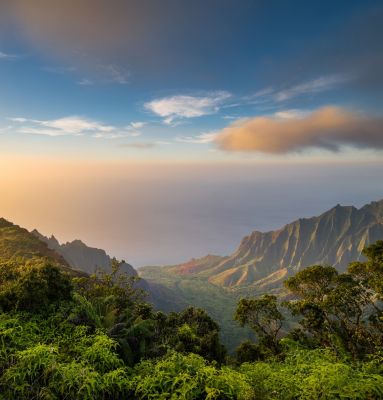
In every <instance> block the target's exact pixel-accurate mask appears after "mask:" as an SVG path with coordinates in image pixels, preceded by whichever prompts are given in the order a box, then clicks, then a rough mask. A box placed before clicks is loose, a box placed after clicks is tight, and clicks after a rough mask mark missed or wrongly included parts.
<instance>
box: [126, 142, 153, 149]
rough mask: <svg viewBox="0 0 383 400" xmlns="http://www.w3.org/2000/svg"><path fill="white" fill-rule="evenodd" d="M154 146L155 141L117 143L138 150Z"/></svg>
mask: <svg viewBox="0 0 383 400" xmlns="http://www.w3.org/2000/svg"><path fill="white" fill-rule="evenodd" d="M155 146H156V143H152V142H135V143H122V144H120V145H119V147H130V148H133V149H140V150H145V149H151V148H153V147H155Z"/></svg>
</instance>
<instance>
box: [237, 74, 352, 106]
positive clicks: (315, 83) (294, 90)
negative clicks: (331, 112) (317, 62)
mask: <svg viewBox="0 0 383 400" xmlns="http://www.w3.org/2000/svg"><path fill="white" fill-rule="evenodd" d="M352 79H353V77H352V76H351V75H340V74H332V75H325V76H319V77H316V78H314V79H311V80H306V81H303V82H301V83H298V84H296V85H290V86H285V87H284V88H273V87H267V88H264V89H261V90H258V91H257V92H255V93H253V94H251V95H248V96H244V97H243V98H242V100H243V102H242V103H241V105H244V104H255V105H259V104H275V105H278V104H281V103H283V102H287V101H288V100H292V99H295V98H297V97H301V96H307V95H312V94H316V93H321V92H326V91H330V90H335V89H336V88H337V87H339V86H341V85H343V84H345V83H347V82H349V81H351V80H352Z"/></svg>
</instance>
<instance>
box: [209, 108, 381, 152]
mask: <svg viewBox="0 0 383 400" xmlns="http://www.w3.org/2000/svg"><path fill="white" fill-rule="evenodd" d="M382 132H383V118H381V117H372V116H367V115H363V114H361V113H358V112H355V111H349V110H345V109H342V108H339V107H330V106H329V107H323V108H319V109H317V110H315V111H312V112H310V113H306V114H299V113H296V111H295V112H293V113H291V112H290V113H287V114H285V115H282V116H281V115H273V116H258V117H255V118H247V119H242V120H238V121H236V122H234V123H232V124H231V125H229V126H228V127H226V128H224V129H223V130H222V131H220V132H219V133H218V134H217V135H216V136H215V138H214V141H215V144H216V145H217V146H218V148H220V149H223V150H227V151H246V152H263V153H273V154H285V153H290V152H297V151H302V150H304V149H308V148H320V149H326V150H330V151H338V150H339V149H341V148H342V146H352V147H356V148H367V149H376V150H378V149H383V135H382Z"/></svg>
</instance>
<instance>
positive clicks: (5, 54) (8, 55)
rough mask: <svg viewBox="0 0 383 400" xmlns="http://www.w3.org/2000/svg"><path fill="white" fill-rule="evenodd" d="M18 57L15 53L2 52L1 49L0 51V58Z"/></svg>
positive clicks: (13, 58) (11, 58)
mask: <svg viewBox="0 0 383 400" xmlns="http://www.w3.org/2000/svg"><path fill="white" fill-rule="evenodd" d="M19 57H20V56H19V55H17V54H9V53H4V52H3V51H0V60H15V59H17V58H19Z"/></svg>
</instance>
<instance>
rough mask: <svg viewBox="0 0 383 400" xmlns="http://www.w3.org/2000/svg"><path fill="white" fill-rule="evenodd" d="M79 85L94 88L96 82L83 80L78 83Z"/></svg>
mask: <svg viewBox="0 0 383 400" xmlns="http://www.w3.org/2000/svg"><path fill="white" fill-rule="evenodd" d="M77 84H78V85H81V86H92V85H94V82H93V81H92V80H90V79H87V78H82V79H80V80H79V81H78V82H77Z"/></svg>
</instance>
